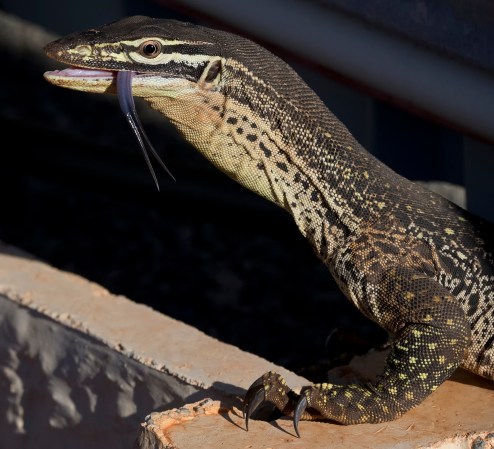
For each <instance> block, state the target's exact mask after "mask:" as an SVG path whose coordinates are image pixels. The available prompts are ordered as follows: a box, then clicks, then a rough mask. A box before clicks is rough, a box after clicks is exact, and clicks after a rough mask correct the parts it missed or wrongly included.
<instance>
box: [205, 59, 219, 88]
mask: <svg viewBox="0 0 494 449" xmlns="http://www.w3.org/2000/svg"><path fill="white" fill-rule="evenodd" d="M221 69H222V63H221V60H220V59H215V60H213V61H211V62H210V63H209V64H208V66H207V67H206V69H205V70H204V72H203V74H202V76H201V78H202V80H203V81H204V82H205V83H213V82H216V83H217V82H218V81H219V78H220V76H221Z"/></svg>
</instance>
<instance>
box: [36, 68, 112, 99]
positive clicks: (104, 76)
mask: <svg viewBox="0 0 494 449" xmlns="http://www.w3.org/2000/svg"><path fill="white" fill-rule="evenodd" d="M116 74H117V73H116V72H111V71H108V70H89V69H81V68H69V69H64V70H53V71H50V72H45V73H44V75H43V76H44V77H45V79H46V80H47V81H48V82H50V83H51V84H54V85H55V86H60V87H66V88H68V89H74V90H81V91H84V92H95V93H109V92H111V93H114V92H115V91H116V90H115V89H116V88H115V80H116Z"/></svg>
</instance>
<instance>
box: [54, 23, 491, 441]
mask: <svg viewBox="0 0 494 449" xmlns="http://www.w3.org/2000/svg"><path fill="white" fill-rule="evenodd" d="M45 50H46V52H47V54H48V55H49V56H51V57H53V58H55V59H57V60H59V61H61V62H63V63H65V64H68V65H70V66H71V67H77V68H80V70H75V69H67V70H63V71H58V72H49V73H47V74H45V77H46V78H47V80H48V81H50V82H51V83H53V84H56V85H59V86H62V87H69V88H72V89H78V90H82V91H86V92H102V93H116V78H117V73H118V72H121V73H124V72H125V73H130V74H131V75H133V76H132V77H127V79H128V80H131V83H132V84H131V88H132V94H133V95H135V96H137V97H142V98H144V99H145V100H146V101H147V102H149V104H150V105H151V106H152V107H153V108H155V109H156V110H158V111H159V112H161V113H162V114H163V115H164V116H165V117H166V118H167V119H168V120H169V121H170V122H171V123H172V124H173V125H175V126H176V128H177V129H178V130H179V131H180V133H181V134H182V135H183V137H184V138H185V139H186V140H187V141H189V142H190V143H191V144H192V145H193V146H195V147H196V148H197V149H198V150H199V151H200V152H201V153H202V154H203V155H204V156H205V157H206V158H207V159H209V160H210V161H211V162H212V163H213V164H214V165H215V166H216V167H218V168H219V169H220V170H221V171H223V172H224V173H226V174H227V175H228V176H230V177H232V178H233V179H235V180H236V181H238V182H239V183H240V184H242V185H243V186H245V187H246V188H248V189H251V190H253V191H254V192H256V193H258V194H259V195H261V196H262V197H264V198H266V199H268V200H270V201H272V202H274V203H276V204H277V205H279V206H281V207H282V208H284V209H285V210H286V211H287V212H288V213H290V214H291V215H292V216H293V219H294V220H295V223H296V225H297V226H298V228H299V230H300V232H301V233H302V234H303V235H304V236H305V237H306V238H307V240H308V241H309V243H310V244H311V245H312V247H313V249H314V251H315V252H316V254H317V255H318V256H319V258H320V259H321V260H322V261H323V262H324V264H325V265H326V266H327V267H328V269H329V271H330V272H331V274H332V275H333V276H334V278H335V279H336V281H337V283H338V285H339V287H340V288H341V290H342V291H343V292H344V294H345V295H346V296H347V297H348V298H349V300H350V301H351V302H353V303H354V304H355V306H357V307H358V308H359V310H360V311H361V312H362V313H363V314H365V315H366V316H367V317H369V318H370V319H372V320H374V321H375V322H376V323H378V324H379V325H380V326H382V327H383V328H384V329H386V330H387V331H389V333H390V334H391V335H392V341H391V350H390V353H389V356H388V357H387V360H386V364H385V368H384V371H383V373H382V375H381V376H380V377H379V378H378V379H377V381H376V382H375V383H373V384H366V385H356V384H355V385H345V386H342V385H334V384H329V383H325V384H318V385H310V386H307V387H304V388H302V390H301V393H300V394H296V393H294V392H293V391H292V390H290V389H289V387H288V386H287V385H286V383H285V381H284V380H283V379H282V378H281V377H280V376H279V375H277V374H276V373H266V374H264V375H263V376H262V377H260V378H259V379H258V380H256V381H255V382H254V383H253V385H252V386H251V388H250V389H249V391H248V392H247V395H246V409H245V410H246V419H247V420H248V419H249V416H250V415H251V413H252V412H253V410H254V409H256V408H257V407H258V406H259V404H260V403H262V402H263V401H270V402H272V403H274V404H275V405H276V407H278V408H279V409H280V410H281V411H282V412H283V413H284V414H286V415H291V416H293V417H294V422H295V428H296V430H297V433H298V429H297V423H298V421H299V419H315V418H317V419H321V418H323V419H328V420H333V421H337V422H339V423H343V424H354V423H371V422H372V423H376V422H382V421H389V420H393V419H395V418H396V417H398V416H400V415H401V414H403V413H404V412H406V411H407V410H409V409H411V408H412V407H414V406H416V405H418V404H420V403H421V402H422V401H423V400H424V399H425V398H426V397H427V396H428V395H430V394H431V393H432V392H433V391H434V390H435V389H436V388H437V387H439V386H440V385H441V383H443V382H444V381H445V380H446V379H448V378H449V377H450V376H451V374H452V373H453V371H455V370H456V369H457V368H458V367H460V366H461V367H463V368H465V369H467V370H469V371H472V372H474V373H476V374H478V375H480V376H484V377H487V378H490V379H493V378H494V287H493V286H494V257H493V249H494V238H493V235H494V227H493V225H491V224H489V223H486V222H484V221H482V220H480V219H479V218H477V217H476V216H473V215H472V214H470V213H468V212H467V211H465V210H463V209H461V208H459V207H457V206H455V205H453V204H452V203H450V202H448V201H447V200H446V199H444V198H442V197H441V196H438V195H436V194H434V193H432V192H430V191H428V190H426V189H425V188H423V187H421V186H419V185H417V184H415V183H413V182H411V181H408V180H406V179H404V178H403V177H401V176H400V175H398V174H397V173H395V172H394V171H392V170H391V169H390V168H388V167H387V166H385V165H384V164H382V163H381V162H380V161H378V160H377V159H376V158H375V157H373V156H372V155H371V154H370V153H368V152H367V151H366V150H365V149H364V148H362V146H361V145H360V144H359V143H358V142H357V141H356V140H355V139H354V137H353V136H352V135H351V134H350V132H349V131H348V130H347V129H346V128H345V126H344V125H343V124H342V123H341V122H340V121H339V120H338V119H337V118H336V117H335V116H334V115H333V114H332V113H331V112H330V111H329V110H328V109H327V107H326V106H325V105H324V104H323V103H322V101H321V100H320V99H319V98H318V97H317V96H316V94H315V93H314V92H313V91H312V90H311V89H310V88H309V87H308V86H307V85H306V84H305V83H304V81H303V80H302V79H301V78H300V77H299V76H298V75H297V74H296V73H295V72H294V71H293V70H292V69H291V68H290V67H289V66H288V65H287V64H286V63H285V62H283V61H282V60H280V59H279V58H278V57H276V56H274V55H273V54H271V53H270V52H268V51H267V50H266V49H264V48H262V47H260V46H259V45H257V44H255V43H253V42H251V41H250V40H247V39H244V38H242V37H239V36H236V35H233V34H229V33H226V32H223V31H218V30H213V29H208V28H205V27H202V26H197V25H193V24H189V23H183V22H177V21H172V20H160V19H153V18H148V17H142V16H135V17H130V18H126V19H123V20H120V21H117V22H113V23H111V24H108V25H104V26H101V27H99V28H95V29H91V30H88V31H85V32H81V33H74V34H72V35H69V36H67V37H64V38H62V39H60V40H57V41H55V42H52V43H50V44H49V45H48V46H47V47H46V49H45ZM128 82H129V83H130V81H128ZM125 92H126V91H125V88H124V89H121V90H120V89H119V95H120V97H121V98H120V99H121V100H123V102H124V103H125V100H129V99H128V98H125V96H126V95H129V92H130V90H129V91H128V92H127V94H126V93H125Z"/></svg>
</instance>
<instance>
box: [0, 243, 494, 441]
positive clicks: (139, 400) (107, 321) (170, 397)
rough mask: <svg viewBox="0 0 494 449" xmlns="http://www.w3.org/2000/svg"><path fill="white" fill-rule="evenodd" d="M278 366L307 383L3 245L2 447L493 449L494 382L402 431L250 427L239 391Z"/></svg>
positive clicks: (436, 404) (473, 387)
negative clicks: (246, 424)
mask: <svg viewBox="0 0 494 449" xmlns="http://www.w3.org/2000/svg"><path fill="white" fill-rule="evenodd" d="M186 306H187V305H186V300H184V307H186ZM382 363H383V353H371V354H369V355H367V356H363V357H356V358H354V360H353V361H352V363H351V364H350V365H349V366H347V367H342V368H340V369H335V370H333V372H332V373H331V375H332V376H333V379H335V380H337V381H343V382H345V381H351V380H352V379H354V378H355V377H356V376H360V377H362V376H367V377H368V378H371V377H372V376H373V375H375V374H376V373H378V372H379V371H380V367H381V366H382ZM271 369H274V370H276V371H279V372H280V373H282V374H283V375H284V376H285V378H286V379H287V382H288V383H289V385H291V386H292V387H294V388H295V387H299V386H301V385H303V384H307V381H306V380H305V379H303V378H301V377H299V376H296V375H295V374H293V373H291V372H289V371H287V370H285V369H283V368H281V367H278V366H275V365H273V364H271V363H269V362H267V361H266V360H263V359H261V358H259V357H257V356H254V355H252V354H248V353H245V352H242V351H240V350H239V349H238V348H235V347H233V346H230V345H227V344H224V343H221V342H219V341H217V340H215V339H213V338H210V337H208V336H206V335H204V334H203V333H201V332H200V331H198V330H197V329H195V328H192V327H190V326H188V325H185V324H183V323H181V322H178V321H176V320H173V319H171V318H169V317H166V316H164V315H161V314H159V313H156V312H155V311H153V310H152V309H150V308H148V307H146V306H143V305H139V304H135V303H133V302H132V301H130V300H128V299H126V298H124V297H121V296H115V295H112V294H110V293H109V292H108V291H107V290H105V289H104V288H102V287H101V286H99V285H97V284H94V283H91V282H89V281H87V280H85V279H83V278H81V277H79V276H76V275H73V274H70V273H65V272H61V271H59V270H56V269H54V268H52V267H50V266H48V265H46V264H44V263H42V262H40V261H37V260H35V259H33V258H32V257H31V256H29V255H27V254H25V253H23V252H21V251H19V250H17V249H15V248H13V247H10V246H7V245H4V244H0V391H1V392H2V394H0V435H1V443H0V446H1V447H9V448H12V449H16V448H21V447H22V448H31V447H32V448H35V447H36V448H38V447H40V445H41V446H43V447H44V446H46V444H41V442H49V447H50V448H51V449H57V448H66V447H71V448H75V449H77V448H88V447H91V448H92V449H93V448H96V449H98V448H105V449H108V448H129V447H131V446H132V444H133V442H134V441H135V445H136V447H138V448H140V449H149V448H156V449H157V448H167V449H168V448H174V449H193V448H194V449H195V448H197V447H202V448H203V449H209V448H211V449H212V448H217V447H229V448H231V449H240V448H242V449H243V448H246V447H250V448H267V447H272V448H274V447H276V448H282V447H290V448H307V447H311V448H314V449H317V448H325V447H328V444H329V442H330V444H331V447H332V448H334V449H338V448H347V447H361V448H375V447H379V448H403V449H405V448H420V447H422V448H425V447H435V448H476V449H478V448H482V449H489V448H493V447H494V383H493V382H491V381H488V380H486V379H481V378H479V377H477V376H473V375H470V374H468V373H466V372H464V371H461V370H459V371H458V372H457V373H456V375H455V376H454V378H453V379H451V380H450V381H448V382H446V383H445V384H444V385H442V386H441V387H440V388H439V389H438V390H437V391H436V392H435V393H434V394H432V395H431V396H430V397H429V398H428V399H427V400H426V401H425V402H424V403H423V404H421V405H420V406H419V407H417V408H416V409H414V410H412V411H410V412H409V413H407V414H406V415H405V416H403V417H402V418H400V419H398V420H396V421H393V422H390V423H384V424H374V425H371V424H366V425H357V426H340V425H336V424H331V423H323V422H302V423H301V424H300V430H301V433H302V438H301V439H298V438H296V437H295V435H294V433H293V428H292V424H291V421H290V420H288V419H279V420H277V421H275V422H271V423H268V422H263V421H253V422H252V424H251V426H250V431H249V432H246V431H245V429H244V422H243V419H242V416H241V415H242V413H241V411H240V408H241V401H240V399H239V396H240V395H242V394H243V393H244V391H245V389H246V388H247V387H248V386H249V385H250V383H251V382H252V381H253V380H254V379H256V378H257V377H258V376H259V375H260V374H262V373H263V372H265V371H267V370H271ZM145 416H147V418H146V419H145V422H144V423H142V424H141V426H140V431H138V430H139V423H140V422H142V421H143V420H144V417H145ZM136 438H137V439H136Z"/></svg>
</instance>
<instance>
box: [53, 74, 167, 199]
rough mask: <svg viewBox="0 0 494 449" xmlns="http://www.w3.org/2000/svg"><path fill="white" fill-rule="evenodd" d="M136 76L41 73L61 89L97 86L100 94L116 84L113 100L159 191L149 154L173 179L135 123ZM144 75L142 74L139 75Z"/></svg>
mask: <svg viewBox="0 0 494 449" xmlns="http://www.w3.org/2000/svg"><path fill="white" fill-rule="evenodd" d="M136 74H137V72H132V71H126V70H124V71H111V70H93V69H85V68H80V67H69V68H66V69H63V70H53V71H49V72H45V74H44V76H45V78H46V79H47V80H48V81H50V82H52V83H53V84H61V85H64V86H68V85H69V84H70V85H73V86H74V85H77V86H79V88H80V89H82V90H84V86H85V85H90V84H95V83H96V84H98V85H101V88H102V90H101V91H104V89H105V88H108V87H109V86H110V85H111V84H113V82H114V81H116V87H117V96H118V102H119V104H120V108H121V109H122V112H123V114H124V116H125V119H126V120H127V122H128V123H129V125H130V127H131V129H132V132H133V133H134V135H135V136H136V138H137V141H138V142H139V146H140V147H141V150H142V153H143V155H144V160H145V161H146V164H147V166H148V168H149V171H150V172H151V176H152V177H153V180H154V182H155V184H156V187H157V189H158V191H159V189H160V188H159V183H158V178H157V177H156V174H155V172H154V169H153V165H152V163H151V160H150V158H149V153H151V154H152V155H153V156H154V158H155V159H156V161H157V162H158V163H159V164H160V165H161V166H162V167H163V169H164V170H165V171H166V172H167V173H168V174H169V175H170V176H171V178H172V179H173V180H175V178H174V177H173V175H172V174H171V172H170V170H168V167H167V166H166V165H165V163H164V162H163V161H162V160H161V158H160V156H159V155H158V153H157V152H156V150H155V149H154V147H153V145H152V144H151V142H150V141H149V138H148V136H147V135H146V132H145V131H144V128H143V126H142V124H141V121H140V120H139V117H138V115H137V111H136V108H135V103H134V96H133V95H132V79H133V77H134V76H135V75H136ZM143 75H146V74H143Z"/></svg>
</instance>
